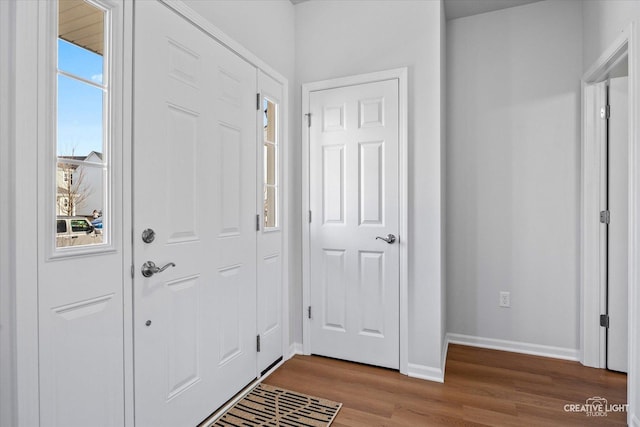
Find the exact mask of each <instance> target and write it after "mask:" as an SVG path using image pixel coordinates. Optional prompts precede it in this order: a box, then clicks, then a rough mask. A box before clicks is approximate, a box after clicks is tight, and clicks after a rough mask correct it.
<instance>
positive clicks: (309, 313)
mask: <svg viewBox="0 0 640 427" xmlns="http://www.w3.org/2000/svg"><path fill="white" fill-rule="evenodd" d="M307 316H309V319H311V306H309V307H308V308H307Z"/></svg>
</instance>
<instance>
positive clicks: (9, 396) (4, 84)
mask: <svg viewBox="0 0 640 427" xmlns="http://www.w3.org/2000/svg"><path fill="white" fill-rule="evenodd" d="M12 9H13V8H12V4H11V3H9V2H6V1H4V2H0V58H3V60H2V61H1V62H0V425H2V426H10V425H15V424H16V422H15V418H14V414H15V411H14V409H15V404H16V402H15V400H14V396H15V395H16V388H15V375H14V374H13V373H14V372H15V357H14V351H13V349H14V348H15V345H14V343H15V340H14V334H15V318H14V307H13V305H14V304H13V295H14V293H13V289H12V288H13V286H12V284H13V281H12V274H11V272H12V260H11V255H10V254H11V244H10V241H11V240H13V239H12V235H11V227H10V220H9V215H10V212H11V211H10V206H12V203H11V200H10V197H9V196H10V186H9V183H10V182H11V181H10V179H11V172H10V167H11V162H10V161H9V157H10V156H11V150H10V146H9V145H10V144H9V141H10V140H11V139H12V138H11V129H12V126H11V125H10V123H11V117H12V115H11V114H12V113H11V110H12V105H11V103H12V101H13V99H12V97H13V95H12V93H11V87H12V83H11V82H10V79H11V78H12V77H13V69H12V68H13V65H14V61H13V52H12V49H11V43H10V41H11V40H13V37H15V35H14V32H13V22H14V16H13V13H14V11H13V10H12Z"/></svg>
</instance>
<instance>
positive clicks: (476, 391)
mask: <svg viewBox="0 0 640 427" xmlns="http://www.w3.org/2000/svg"><path fill="white" fill-rule="evenodd" d="M264 382H265V383H267V384H271V385H275V386H279V387H284V388H288V389H290V390H294V391H298V392H302V393H307V394H311V395H314V396H318V397H323V398H326V399H331V400H335V401H338V402H342V403H343V407H342V409H341V410H340V412H339V413H338V416H337V417H336V419H335V421H334V423H333V424H332V426H333V427H347V426H348V427H356V426H367V427H373V426H432V425H434V426H435V425H456V426H480V425H490V426H587V425H598V426H609V425H626V412H618V413H614V412H609V413H608V414H607V416H606V417H589V416H587V415H586V414H585V413H582V412H577V413H571V412H566V411H565V409H564V408H565V405H567V404H582V405H584V404H585V403H586V400H587V399H589V398H591V397H595V396H598V397H603V398H605V399H607V401H608V403H609V404H623V403H626V393H627V377H626V375H624V374H620V373H616V372H610V371H606V370H603V369H593V368H586V367H584V366H582V365H580V364H579V363H577V362H569V361H563V360H557V359H549V358H544V357H537V356H528V355H522V354H517V353H508V352H503V351H495V350H486V349H480V348H474V347H466V346H460V345H450V346H449V352H448V355H447V365H446V374H445V383H444V384H439V383H434V382H430V381H424V380H419V379H415V378H409V377H407V376H404V375H401V374H399V373H398V372H396V371H392V370H389V369H383V368H376V367H372V366H367V365H360V364H356V363H350V362H344V361H340V360H334V359H328V358H324V357H318V356H295V357H293V358H292V359H291V360H289V361H287V362H286V363H285V364H284V365H283V366H282V367H280V368H279V369H278V370H276V371H275V372H274V373H273V374H271V375H270V376H269V377H268V378H267V379H266V380H265V381H264Z"/></svg>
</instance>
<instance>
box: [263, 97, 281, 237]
mask: <svg viewBox="0 0 640 427" xmlns="http://www.w3.org/2000/svg"><path fill="white" fill-rule="evenodd" d="M262 104H263V110H264V138H263V140H264V146H263V162H264V164H263V174H264V176H263V183H264V186H263V191H264V215H263V218H264V229H265V230H269V229H276V228H278V227H279V226H280V221H279V209H278V201H279V199H280V195H279V189H278V186H279V182H278V180H279V166H280V165H279V162H278V152H279V136H278V104H277V103H275V102H274V101H272V100H271V99H269V98H268V97H264V98H263V101H262Z"/></svg>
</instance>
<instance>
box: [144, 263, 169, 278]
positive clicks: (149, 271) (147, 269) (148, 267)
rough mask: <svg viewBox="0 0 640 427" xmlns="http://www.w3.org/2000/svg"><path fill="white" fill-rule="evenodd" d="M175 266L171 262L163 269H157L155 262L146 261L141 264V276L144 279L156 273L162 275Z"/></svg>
mask: <svg viewBox="0 0 640 427" xmlns="http://www.w3.org/2000/svg"><path fill="white" fill-rule="evenodd" d="M175 266H176V265H175V264H174V263H173V262H170V263H168V264H166V265H165V266H164V267H158V266H157V265H156V263H155V262H153V261H147V262H145V263H144V264H142V269H141V270H142V275H143V276H144V277H151V276H153V275H154V274H156V273H162V272H163V271H165V270H166V269H167V268H169V267H175Z"/></svg>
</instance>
